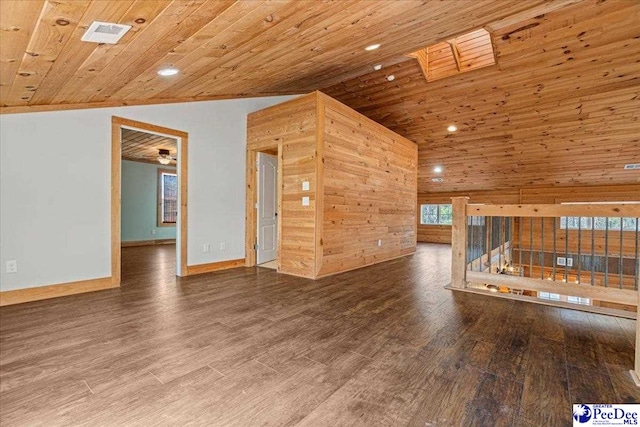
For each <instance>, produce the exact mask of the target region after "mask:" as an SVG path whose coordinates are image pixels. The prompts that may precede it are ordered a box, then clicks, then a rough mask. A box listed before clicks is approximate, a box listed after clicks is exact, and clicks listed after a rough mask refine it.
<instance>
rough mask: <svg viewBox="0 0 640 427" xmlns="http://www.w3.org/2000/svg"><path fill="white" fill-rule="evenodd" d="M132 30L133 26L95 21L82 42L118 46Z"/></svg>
mask: <svg viewBox="0 0 640 427" xmlns="http://www.w3.org/2000/svg"><path fill="white" fill-rule="evenodd" d="M130 29H131V25H122V24H112V23H110V22H98V21H93V23H92V24H91V25H90V26H89V28H87V32H86V33H84V35H83V36H82V39H81V40H82V41H83V42H93V43H108V44H116V43H118V42H119V41H120V39H121V38H122V36H124V35H125V34H127V31H129V30H130Z"/></svg>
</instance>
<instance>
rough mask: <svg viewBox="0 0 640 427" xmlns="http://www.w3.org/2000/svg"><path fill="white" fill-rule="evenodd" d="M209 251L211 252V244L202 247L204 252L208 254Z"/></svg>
mask: <svg viewBox="0 0 640 427" xmlns="http://www.w3.org/2000/svg"><path fill="white" fill-rule="evenodd" d="M209 251H211V245H210V244H209V243H205V244H204V245H202V252H204V253H205V254H206V253H207V252H209Z"/></svg>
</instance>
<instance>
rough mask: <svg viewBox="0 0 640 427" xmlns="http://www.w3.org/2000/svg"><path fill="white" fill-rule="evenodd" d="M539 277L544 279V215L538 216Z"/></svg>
mask: <svg viewBox="0 0 640 427" xmlns="http://www.w3.org/2000/svg"><path fill="white" fill-rule="evenodd" d="M540 221H541V224H540V239H541V240H540V262H539V264H540V278H541V279H542V280H544V217H542V218H540Z"/></svg>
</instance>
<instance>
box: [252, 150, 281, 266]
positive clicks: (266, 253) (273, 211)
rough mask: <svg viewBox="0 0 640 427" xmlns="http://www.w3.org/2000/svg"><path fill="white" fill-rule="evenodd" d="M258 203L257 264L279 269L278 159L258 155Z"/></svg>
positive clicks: (272, 156) (271, 155) (265, 154)
mask: <svg viewBox="0 0 640 427" xmlns="http://www.w3.org/2000/svg"><path fill="white" fill-rule="evenodd" d="M257 166H258V167H257V169H258V170H257V180H258V202H257V205H256V208H257V211H258V212H257V223H256V227H257V243H256V263H257V264H258V265H260V266H263V267H268V268H277V262H276V258H277V251H278V224H277V222H278V157H277V156H274V155H273V154H268V153H260V152H259V153H258V161H257Z"/></svg>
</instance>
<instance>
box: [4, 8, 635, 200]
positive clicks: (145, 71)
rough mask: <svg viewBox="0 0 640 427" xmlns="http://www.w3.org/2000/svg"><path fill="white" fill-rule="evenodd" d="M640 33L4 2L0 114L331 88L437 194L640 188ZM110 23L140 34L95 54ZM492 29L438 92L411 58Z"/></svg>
mask: <svg viewBox="0 0 640 427" xmlns="http://www.w3.org/2000/svg"><path fill="white" fill-rule="evenodd" d="M639 16H640V2H638V1H631V0H606V1H604V0H557V1H549V0H528V1H521V0H500V1H497V0H474V1H438V0H342V1H334V2H331V1H281V0H274V1H267V0H239V1H233V0H189V1H186V0H184V1H183V0H173V1H172V0H29V1H22V0H0V30H1V35H0V113H12V112H22V111H39V110H50V109H65V108H89V107H101V106H115V105H136V104H153V103H164V102H184V101H195V100H206V99H218V98H231V97H246V96H261V95H270V94H274V95H282V94H294V93H306V92H309V91H311V90H316V89H321V90H324V91H325V92H326V93H328V94H329V95H331V96H333V97H335V98H337V99H339V100H340V101H342V102H344V103H346V104H347V105H350V106H352V107H354V108H356V109H357V110H359V111H360V112H361V113H363V114H365V115H367V116H369V117H370V118H372V119H374V120H376V121H378V122H380V123H382V124H383V125H385V126H386V127H388V128H390V129H392V130H394V131H396V132H398V133H400V134H402V135H404V136H406V137H407V138H409V139H411V140H413V141H415V142H417V143H418V144H419V147H420V174H419V192H421V193H425V192H432V191H459V190H460V191H467V190H488V189H496V188H511V189H514V188H522V187H527V186H532V185H540V186H544V185H592V184H624V183H637V182H638V180H639V178H640V176H639V174H640V172H638V171H624V170H623V169H622V168H623V165H624V164H626V163H640V147H639V138H640V136H639V135H640V121H639V120H638V116H639V115H640V112H639V111H640V109H639V108H638V107H639V103H638V101H639V93H640V19H639ZM94 20H100V21H108V22H116V23H122V24H128V25H131V26H132V29H131V31H129V33H127V34H126V35H125V37H124V38H123V39H122V40H121V41H120V42H119V43H118V44H116V45H108V44H105V45H98V44H94V43H87V42H82V41H81V40H80V38H81V36H82V34H83V33H84V32H85V30H86V28H87V27H88V26H89V25H90V24H91V22H93V21H94ZM479 28H485V29H487V30H489V31H490V32H491V33H492V36H493V47H494V50H495V52H496V55H497V64H496V65H493V66H490V67H487V68H483V69H479V70H474V71H471V72H468V73H464V74H460V75H456V76H451V77H447V78H444V79H441V80H437V81H432V82H427V81H426V80H425V78H424V76H423V75H422V72H421V70H420V67H419V66H418V63H417V60H416V59H413V58H409V57H407V54H408V53H410V52H415V51H417V50H419V49H422V48H424V47H426V46H429V45H433V44H436V43H439V42H443V41H447V40H450V39H452V38H455V37H456V36H459V35H461V34H464V33H468V32H470V31H473V30H477V29H479ZM373 43H381V44H382V46H381V47H380V48H379V49H377V50H374V51H372V52H367V51H365V50H364V49H363V48H364V47H365V46H367V45H369V44H373ZM373 64H382V65H383V67H384V68H383V69H382V70H380V71H372V66H373ZM165 67H174V68H177V69H179V70H180V73H179V74H178V75H176V76H173V77H160V76H158V75H157V71H158V70H159V69H162V68H165ZM389 74H393V75H394V76H395V80H393V81H392V82H390V81H388V80H387V79H386V77H388V76H389ZM451 123H456V124H457V125H458V127H459V128H460V130H459V131H458V132H456V133H447V131H446V127H447V126H448V125H449V124H451ZM436 165H441V166H443V167H444V172H443V174H442V177H443V178H444V182H442V183H439V184H438V183H433V182H432V178H433V177H434V175H433V173H432V168H433V167H434V166H436Z"/></svg>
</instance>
